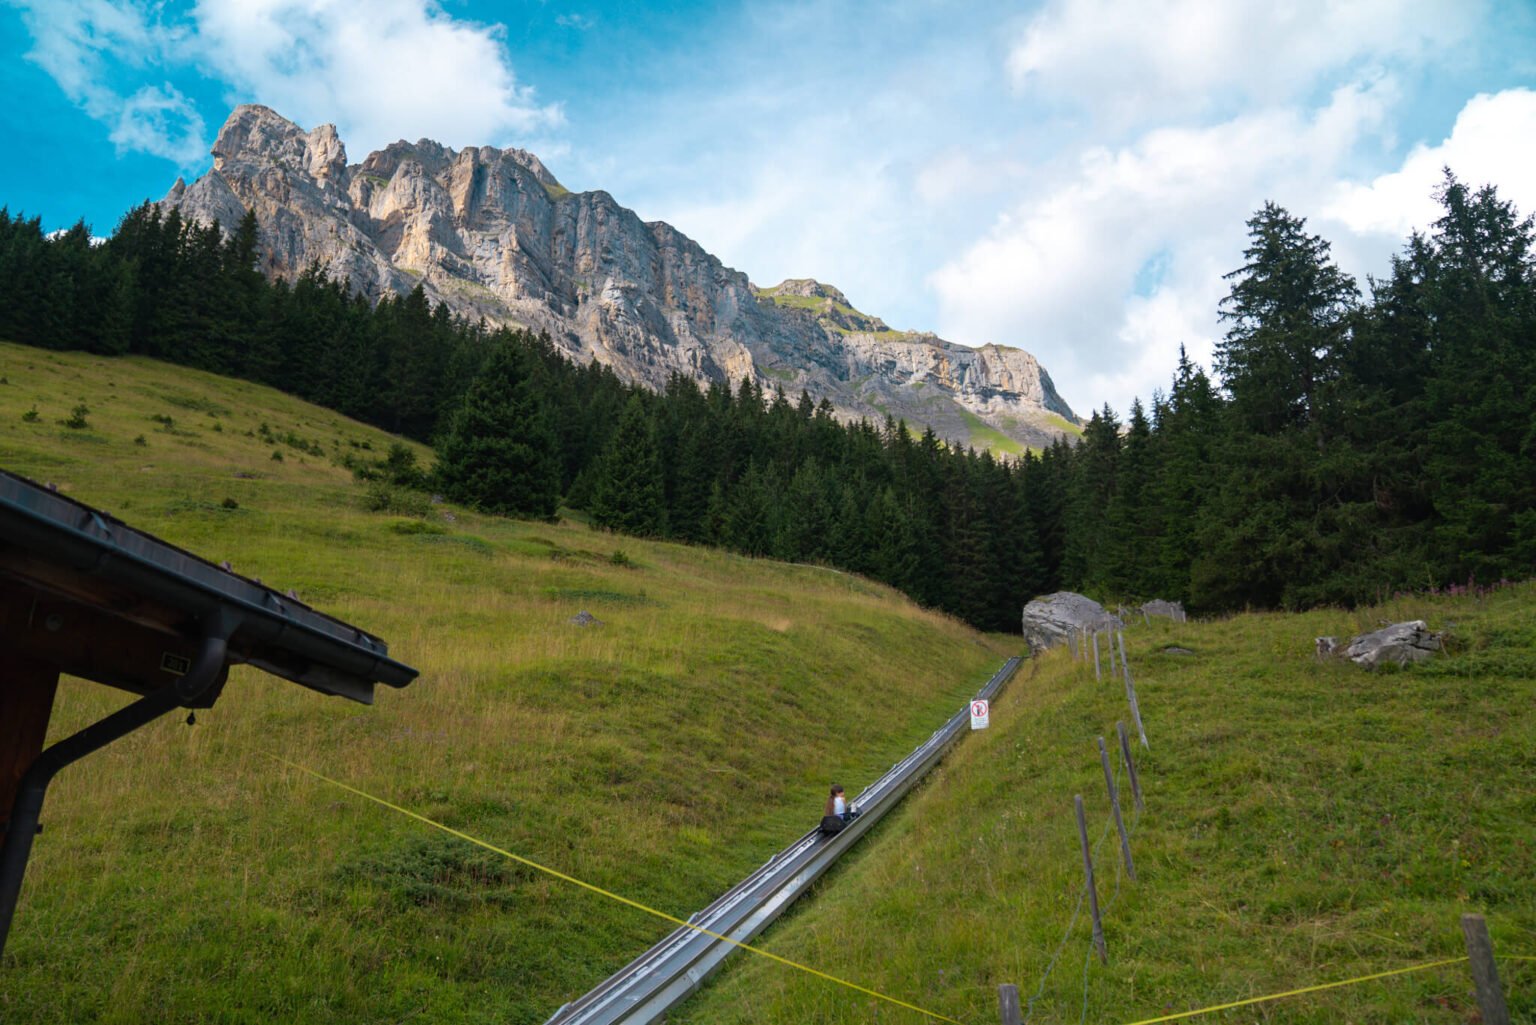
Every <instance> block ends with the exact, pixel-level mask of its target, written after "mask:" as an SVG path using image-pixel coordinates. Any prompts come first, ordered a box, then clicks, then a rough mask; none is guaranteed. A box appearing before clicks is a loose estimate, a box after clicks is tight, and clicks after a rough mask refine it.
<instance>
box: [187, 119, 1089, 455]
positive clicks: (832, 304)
mask: <svg viewBox="0 0 1536 1025" xmlns="http://www.w3.org/2000/svg"><path fill="white" fill-rule="evenodd" d="M213 158H214V159H213V168H212V170H210V171H209V172H208V173H207V174H205V175H203V176H202V177H201V178H199V179H197V181H195V182H193V183H192V184H190V185H188V184H186V183H185V182H183V181H181V180H179V179H178V180H177V182H176V184H175V185H174V186H173V187H172V188H171V191H170V192H169V193H168V194H167V195H166V197H165V199H164V200H162V201H161V206H162V207H163V208H166V209H176V210H179V211H181V214H182V216H183V217H192V218H195V219H197V220H200V221H203V222H211V221H214V220H217V221H218V222H219V223H220V224H221V225H223V226H224V227H226V228H232V227H233V226H234V225H236V224H238V223H239V221H240V220H241V218H243V217H244V216H245V214H246V213H247V212H254V213H255V215H256V220H257V224H258V228H259V238H260V249H261V253H262V259H263V267H262V269H263V270H264V271H265V273H267V274H268V275H269V276H271V277H283V278H287V279H289V280H292V279H293V278H295V277H297V276H298V275H299V274H300V273H302V272H303V271H304V270H305V269H306V268H308V267H309V266H311V265H312V264H316V263H318V264H319V265H320V266H322V267H323V268H325V270H326V271H327V272H328V273H329V274H331V275H332V276H333V277H335V278H338V279H340V280H344V281H345V282H347V284H348V285H349V286H350V287H351V288H353V289H354V290H356V291H360V292H362V293H364V294H365V295H367V296H369V297H370V298H371V299H374V300H377V299H378V298H380V297H381V296H383V295H385V294H387V293H391V292H393V293H399V294H403V293H406V292H409V291H410V290H412V289H413V288H416V287H417V286H418V285H419V286H420V287H421V288H422V289H423V290H424V291H425V293H426V294H427V296H428V297H429V298H431V299H432V300H434V301H436V302H443V303H447V304H448V306H449V308H450V309H452V310H454V311H455V312H456V313H459V314H461V315H463V316H466V317H469V318H479V317H483V318H485V319H486V321H487V322H489V323H492V324H508V325H516V326H522V327H527V328H531V329H533V330H536V331H545V332H548V334H549V336H550V339H551V340H552V341H553V343H554V344H555V345H556V346H557V347H559V348H560V349H561V350H562V351H564V352H566V353H567V354H568V355H570V356H571V357H572V358H573V359H575V360H578V361H580V362H589V361H594V360H595V361H597V362H600V363H603V364H606V365H608V366H610V367H612V368H613V369H614V371H615V372H617V373H618V374H619V375H620V376H621V377H623V378H624V379H626V380H630V381H636V382H640V383H643V384H646V385H648V386H650V387H653V388H660V387H662V386H664V385H665V383H666V381H667V378H668V377H669V376H670V375H671V374H673V373H674V372H676V373H681V374H683V375H685V376H687V377H689V378H692V379H694V380H696V381H699V382H701V383H704V382H710V381H727V382H731V383H733V384H734V383H738V382H740V380H741V379H742V378H743V377H747V376H751V377H753V378H754V379H755V380H756V381H757V383H758V384H759V385H761V386H762V387H764V388H765V389H769V390H771V389H772V388H774V387H782V388H783V389H784V391H785V392H786V393H787V394H788V395H790V396H791V397H792V398H793V397H794V396H796V395H798V394H799V392H800V391H801V390H802V389H804V390H806V391H809V392H810V394H811V396H812V397H813V398H815V399H817V400H820V399H822V398H826V399H828V400H830V401H831V402H832V404H833V405H834V406H835V407H836V408H837V409H838V410H839V412H841V413H843V414H845V415H850V416H869V417H872V418H877V419H878V418H883V417H884V416H885V415H886V414H890V415H892V416H896V417H899V418H904V419H905V420H906V421H907V423H908V424H909V425H910V426H912V427H913V429H914V430H917V431H921V430H922V428H923V427H925V426H931V427H933V429H934V430H935V432H936V433H938V434H939V435H940V436H941V437H943V438H945V439H947V440H949V441H952V442H958V443H961V444H974V445H977V446H978V447H994V448H1004V449H1006V448H1010V447H1014V445H1013V444H1012V443H1016V444H1017V445H1030V446H1037V447H1038V446H1042V445H1045V444H1048V443H1049V442H1050V441H1051V440H1052V439H1054V438H1056V437H1059V436H1061V435H1062V434H1064V433H1075V431H1074V428H1075V425H1076V418H1075V416H1074V415H1073V413H1072V410H1071V409H1070V408H1069V407H1068V406H1067V404H1066V403H1065V402H1064V401H1063V400H1062V398H1061V396H1059V395H1058V394H1057V393H1056V389H1055V387H1054V386H1053V385H1052V383H1051V379H1050V376H1049V375H1048V374H1047V373H1046V372H1045V370H1044V368H1042V367H1041V366H1040V364H1039V363H1038V362H1037V361H1036V360H1035V358H1034V357H1033V356H1031V355H1030V354H1029V353H1027V352H1025V351H1023V350H1022V349H1014V348H1008V347H1005V346H1000V345H986V346H983V347H981V348H979V349H971V348H967V347H965V346H962V345H957V344H954V343H952V342H947V341H945V340H943V339H942V338H938V337H937V336H935V335H932V334H927V333H919V332H910V331H895V330H892V329H891V328H889V327H888V326H886V324H885V322H884V321H882V320H880V318H878V317H872V316H869V315H867V314H863V313H860V312H859V311H858V310H856V309H854V308H853V306H852V305H851V304H850V303H849V302H848V299H847V297H846V296H844V295H843V293H842V292H840V291H838V290H837V289H835V288H832V287H831V286H829V285H824V284H821V283H819V282H816V281H811V280H804V279H802V280H790V281H785V282H783V283H781V284H779V285H777V286H775V287H773V288H766V289H759V288H756V287H754V286H753V285H752V284H751V283H750V282H749V281H748V280H747V276H746V275H745V274H742V273H741V272H739V271H736V270H732V269H731V268H729V267H726V266H724V265H723V264H721V262H720V261H719V260H718V259H716V258H715V257H713V256H711V255H710V254H709V253H707V252H705V251H704V250H703V249H702V248H701V247H700V246H699V245H698V244H697V243H695V242H694V241H693V240H692V239H689V238H688V237H687V236H685V235H683V234H682V233H681V232H679V231H678V230H677V229H676V228H673V227H672V226H671V225H669V224H666V223H664V222H660V221H657V222H653V223H649V224H647V223H644V222H642V221H641V220H640V218H639V217H637V216H636V215H635V214H634V212H633V211H631V210H627V209H625V208H624V207H622V206H620V205H619V204H618V203H616V202H615V201H614V199H613V197H612V196H610V195H608V193H606V192H601V191H598V192H581V193H573V192H569V191H567V190H566V189H565V188H564V187H563V186H562V185H561V184H560V183H559V182H558V181H557V180H556V179H555V176H554V175H552V174H550V172H549V170H548V169H547V168H546V167H545V166H544V165H543V164H542V163H541V162H540V161H539V159H538V158H537V157H536V156H534V155H533V154H532V153H528V152H527V151H525V150H521V149H498V148H496V147H493V146H470V147H466V148H465V149H461V150H453V149H449V148H448V147H446V146H442V145H440V144H438V143H436V142H433V141H431V140H430V139H422V140H419V141H418V142H414V143H410V142H405V141H404V140H402V141H400V142H396V143H392V144H391V145H389V146H386V147H385V148H384V149H382V150H380V151H379V152H376V153H370V154H369V155H368V156H367V158H365V159H364V160H363V161H362V162H361V163H359V164H349V163H348V162H347V154H346V149H345V147H344V146H343V145H342V142H341V139H340V138H339V137H338V136H337V134H336V129H335V127H334V126H332V125H321V126H320V127H318V128H315V129H314V130H312V131H309V132H306V131H304V130H303V129H301V128H300V127H299V126H298V125H296V124H294V123H293V122H291V121H289V120H287V119H286V118H283V117H282V116H280V115H278V114H277V113H275V112H274V111H272V110H270V109H268V108H266V107H262V106H257V105H246V106H241V107H237V108H236V109H235V111H234V112H233V113H232V114H231V115H230V117H229V120H228V121H226V122H225V124H224V127H223V128H222V129H221V130H220V132H219V136H218V139H217V140H216V141H215V142H214V145H213ZM1006 439H1012V443H1010V442H1009V441H1008V440H1006Z"/></svg>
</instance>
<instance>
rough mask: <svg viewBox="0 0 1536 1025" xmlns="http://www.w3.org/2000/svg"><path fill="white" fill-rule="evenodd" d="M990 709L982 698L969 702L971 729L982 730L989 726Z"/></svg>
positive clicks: (990, 718)
mask: <svg viewBox="0 0 1536 1025" xmlns="http://www.w3.org/2000/svg"><path fill="white" fill-rule="evenodd" d="M991 720H992V709H991V707H990V706H989V705H988V703H987V702H986V700H984V699H982V698H977V699H976V700H975V701H972V702H971V729H973V730H984V729H986V728H987V727H988V726H989V725H991Z"/></svg>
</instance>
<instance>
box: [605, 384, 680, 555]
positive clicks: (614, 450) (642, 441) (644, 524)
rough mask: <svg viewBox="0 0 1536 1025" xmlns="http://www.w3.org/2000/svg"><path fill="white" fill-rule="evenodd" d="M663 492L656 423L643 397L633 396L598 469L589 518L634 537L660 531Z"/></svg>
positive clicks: (659, 532)
mask: <svg viewBox="0 0 1536 1025" xmlns="http://www.w3.org/2000/svg"><path fill="white" fill-rule="evenodd" d="M663 495H664V493H663V490H662V480H661V461H660V458H659V457H658V454H657V451H656V434H655V427H654V426H653V424H652V422H651V416H650V412H649V410H647V408H646V403H645V401H644V400H643V399H642V398H641V397H640V396H639V395H634V396H632V397H631V398H630V400H629V402H628V403H627V404H626V405H625V406H624V412H623V414H622V415H621V416H620V418H619V427H618V430H617V431H615V432H614V435H613V438H612V440H611V441H609V443H608V448H607V450H606V451H604V453H603V455H602V461H601V463H600V464H599V466H598V469H597V473H596V479H595V481H594V483H593V488H592V505H591V510H590V511H591V514H592V522H593V524H594V525H596V526H599V527H606V528H608V529H609V530H616V531H619V532H620V533H624V534H634V535H636V536H638V537H656V536H659V535H660V534H661V533H662V530H663V525H664V523H665V520H664V515H663V514H664V512H665V508H664V506H663V504H662V499H663Z"/></svg>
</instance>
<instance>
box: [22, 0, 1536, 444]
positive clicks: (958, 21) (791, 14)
mask: <svg viewBox="0 0 1536 1025" xmlns="http://www.w3.org/2000/svg"><path fill="white" fill-rule="evenodd" d="M0 47H4V48H5V55H4V59H3V61H0V88H3V89H4V90H5V95H6V97H7V102H6V103H5V104H3V105H0V108H3V109H0V132H3V138H4V139H5V140H6V147H5V148H6V151H7V152H9V153H10V154H11V156H10V158H9V159H7V160H4V161H0V204H4V205H6V206H9V208H10V209H11V211H12V212H13V213H17V212H24V213H26V214H27V215H29V216H30V215H37V216H41V217H42V219H43V221H44V225H45V227H49V228H52V227H59V226H66V225H68V224H72V223H73V222H74V221H76V220H77V219H79V218H81V217H84V218H85V220H86V221H87V222H88V223H89V224H91V225H92V226H93V227H94V229H95V230H96V232H97V233H98V234H105V233H107V232H109V231H110V230H111V229H112V227H113V225H114V224H115V223H116V221H117V219H118V217H120V216H121V214H122V213H123V212H124V211H125V210H126V209H127V208H128V207H130V206H131V205H133V204H135V203H137V202H140V201H142V200H144V199H146V198H159V197H160V196H161V195H163V194H164V193H165V191H166V189H167V188H168V187H169V186H170V184H171V183H172V182H173V181H174V180H175V178H176V176H177V175H178V174H182V175H186V176H187V177H189V178H190V177H192V176H195V175H197V174H200V173H202V172H203V171H205V170H206V169H207V167H208V165H209V162H210V161H209V157H208V155H207V154H208V148H209V146H210V144H211V143H212V141H213V138H214V136H215V135H216V134H217V132H218V129H219V126H220V124H222V122H223V120H224V118H225V117H226V116H227V115H228V113H229V111H230V109H231V108H232V107H233V106H234V105H235V104H238V103H246V102H260V103H265V104H267V105H268V106H271V107H273V108H274V109H276V110H277V111H278V112H279V113H281V114H283V115H285V116H286V117H288V118H290V119H292V120H294V121H296V122H298V123H299V124H300V125H302V126H303V127H305V128H311V127H313V126H315V125H316V124H320V123H322V122H332V123H334V124H336V125H337V127H338V128H339V130H340V132H341V137H342V139H343V141H344V142H345V143H346V145H347V147H348V152H349V154H350V157H351V159H352V160H353V161H354V162H355V161H357V160H360V159H361V158H362V157H363V156H364V155H365V154H366V153H367V152H368V151H370V150H372V149H376V148H378V147H379V146H381V145H383V144H385V143H387V142H390V141H392V140H394V139H397V138H409V139H416V138H419V137H423V136H427V137H431V138H434V139H437V140H438V141H440V142H443V143H446V144H448V145H450V146H455V147H459V146H466V145H479V144H486V143H490V144H495V145H517V146H522V147H525V148H528V149H531V150H533V151H534V152H535V153H537V154H539V155H540V157H541V158H543V160H544V162H545V163H546V164H547V165H548V166H549V167H550V169H551V170H552V171H553V172H554V173H555V175H556V176H557V177H558V178H560V180H561V181H562V182H563V183H564V184H565V185H566V186H567V187H569V188H571V189H574V190H583V189H605V190H607V191H608V192H610V193H612V194H613V195H614V196H615V197H616V198H617V199H618V200H619V202H621V203H623V204H624V205H626V206H630V207H632V208H634V209H635V210H637V211H638V212H639V213H640V215H641V216H642V217H644V218H645V219H647V220H666V221H670V222H671V223H673V224H675V225H677V226H678V227H679V228H680V229H681V230H682V231H684V232H685V233H687V234H688V235H691V236H692V237H694V238H695V239H697V240H698V241H699V242H700V243H701V244H702V245H704V247H705V248H706V249H708V250H710V251H711V252H713V253H715V254H716V255H718V256H720V257H721V258H722V259H723V260H724V261H725V262H726V263H727V264H729V265H731V266H733V267H736V268H738V269H740V270H743V271H745V272H746V273H747V274H748V275H750V277H751V278H752V280H753V281H754V282H757V283H758V284H772V283H775V282H777V281H779V280H781V279H783V278H785V277H815V278H818V279H820V280H822V281H826V282H829V283H831V284H835V285H837V286H838V287H840V288H842V289H843V291H845V292H846V293H847V294H848V297H849V299H850V300H851V301H852V302H853V304H854V305H855V306H857V307H859V308H860V309H862V310H864V311H866V312H868V313H873V314H876V315H878V316H881V317H884V318H885V319H886V321H887V322H889V323H890V324H892V325H893V326H896V327H902V328H913V329H924V330H935V331H937V332H939V333H940V334H941V335H943V336H945V337H946V338H949V339H951V340H953V341H958V342H962V343H964V344H968V345H981V344H984V343H987V342H998V343H1002V344H1006V345H1014V346H1019V347H1021V348H1025V349H1028V350H1030V351H1031V352H1033V353H1035V354H1036V355H1037V356H1039V357H1040V360H1041V362H1042V363H1043V364H1044V365H1045V367H1046V368H1047V369H1048V370H1049V371H1050V373H1051V375H1052V377H1053V378H1054V379H1055V381H1056V384H1057V387H1058V388H1059V390H1060V391H1061V392H1062V394H1063V396H1064V397H1065V398H1066V399H1067V401H1068V402H1069V403H1071V404H1072V406H1073V407H1074V408H1075V409H1076V410H1078V411H1079V412H1080V413H1084V414H1086V413H1087V412H1088V411H1089V410H1091V409H1092V408H1095V407H1098V406H1101V405H1103V404H1105V403H1108V404H1109V405H1110V406H1111V407H1113V408H1114V409H1115V410H1116V411H1117V412H1119V413H1121V414H1122V415H1123V414H1124V412H1125V411H1126V410H1127V409H1128V408H1129V406H1130V403H1131V400H1132V398H1133V397H1136V396H1141V397H1142V398H1143V399H1146V398H1149V397H1150V396H1151V394H1152V391H1153V389H1156V388H1164V389H1165V388H1166V387H1167V384H1168V381H1169V378H1170V376H1171V373H1172V369H1173V366H1174V363H1175V360H1176V358H1177V353H1178V347H1179V346H1180V345H1181V344H1183V345H1185V346H1186V347H1187V348H1188V350H1189V353H1190V355H1191V357H1192V358H1194V359H1196V360H1197V361H1199V362H1201V363H1204V364H1206V365H1207V366H1208V365H1209V357H1210V353H1211V351H1212V345H1213V343H1214V341H1215V339H1216V338H1217V337H1218V336H1219V334H1220V331H1221V327H1220V325H1219V323H1218V322H1217V319H1216V307H1217V303H1218V302H1219V301H1220V299H1221V297H1222V296H1223V295H1224V294H1225V292H1226V284H1225V283H1224V282H1223V281H1222V278H1221V275H1222V274H1223V273H1225V272H1227V271H1229V270H1231V269H1233V268H1235V267H1237V266H1238V265H1239V264H1240V263H1241V251H1242V248H1243V244H1244V236H1245V228H1244V224H1243V222H1244V221H1245V219H1246V218H1247V217H1248V216H1249V215H1251V214H1252V212H1253V211H1254V210H1255V209H1257V208H1258V207H1259V206H1260V205H1262V204H1263V202H1264V201H1265V200H1274V201H1275V202H1278V203H1280V204H1281V205H1282V206H1285V207H1286V208H1288V209H1289V210H1290V211H1291V212H1292V213H1295V214H1298V215H1301V216H1304V217H1306V218H1308V223H1309V227H1310V228H1311V230H1313V231H1315V232H1318V233H1320V234H1322V235H1323V236H1324V237H1325V238H1327V239H1329V240H1330V241H1331V242H1332V243H1333V245H1334V252H1335V255H1336V257H1337V258H1338V260H1339V262H1340V263H1341V264H1342V265H1343V266H1344V268H1345V269H1346V270H1348V271H1350V272H1352V273H1354V274H1355V275H1357V276H1358V277H1359V278H1360V279H1361V281H1362V283H1363V281H1364V278H1365V275H1366V274H1368V273H1375V274H1378V275H1380V274H1382V273H1384V272H1385V270H1386V268H1387V265H1388V258H1389V257H1390V255H1391V254H1392V253H1393V252H1395V251H1397V250H1398V249H1399V248H1400V247H1401V245H1402V242H1403V239H1404V238H1405V237H1406V235H1407V233H1408V232H1409V231H1410V230H1411V229H1412V228H1414V227H1416V226H1417V227H1423V226H1424V225H1426V224H1427V223H1428V222H1429V221H1430V220H1432V219H1433V218H1434V216H1435V205H1434V203H1433V200H1432V199H1431V197H1430V192H1431V190H1432V189H1433V187H1434V184H1435V182H1436V181H1437V180H1438V178H1439V175H1440V168H1441V167H1442V166H1445V165H1449V166H1450V167H1452V168H1453V170H1454V171H1455V172H1456V173H1457V175H1458V176H1459V177H1461V178H1462V179H1463V180H1466V181H1469V182H1472V183H1475V184H1482V183H1493V184H1495V185H1496V186H1497V187H1498V188H1499V190H1500V192H1501V193H1502V194H1503V195H1504V196H1505V197H1506V198H1509V199H1512V200H1513V201H1514V202H1515V203H1516V204H1517V205H1518V206H1519V208H1520V209H1521V211H1522V212H1525V213H1531V212H1536V2H1533V0H1284V2H1282V0H1033V2H1023V3H1016V4H1001V3H985V2H966V3H954V2H939V0H933V2H915V0H884V2H881V3H878V4H877V3H859V2H846V3H840V4H838V3H777V2H762V3H752V4H726V3H703V4H690V3H686V2H684V3H670V4H666V5H657V9H650V8H649V6H648V5H645V4H642V3H638V2H630V3H624V2H615V3H585V2H580V0H570V2H567V0H526V2H500V3H492V2H486V0H367V2H355V0H354V2H343V0H191V2H188V0H161V2H150V0H0Z"/></svg>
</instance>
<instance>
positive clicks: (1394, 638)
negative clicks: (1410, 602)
mask: <svg viewBox="0 0 1536 1025" xmlns="http://www.w3.org/2000/svg"><path fill="white" fill-rule="evenodd" d="M1319 650H1321V648H1320V649H1319ZM1442 650H1444V646H1443V645H1442V644H1441V642H1440V635H1439V634H1437V633H1435V632H1434V631H1432V630H1430V628H1429V624H1427V623H1425V622H1424V620H1422V619H1415V620H1412V621H1410V622H1407V623H1393V624H1392V625H1391V626H1388V627H1383V628H1382V629H1380V630H1377V631H1375V632H1374V633H1368V634H1361V635H1360V636H1359V637H1356V638H1355V639H1354V640H1352V641H1350V642H1349V645H1348V646H1347V647H1345V648H1344V649H1343V651H1342V652H1340V654H1341V655H1343V656H1344V657H1345V658H1347V659H1349V660H1350V661H1351V662H1354V663H1356V664H1357V665H1362V666H1366V667H1367V668H1371V669H1374V668H1375V667H1376V666H1379V665H1381V664H1382V663H1383V662H1392V663H1395V664H1397V665H1407V664H1408V663H1409V662H1422V661H1424V660H1425V659H1427V658H1429V657H1430V656H1431V655H1434V654H1435V653H1437V652H1439V651H1442Z"/></svg>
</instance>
